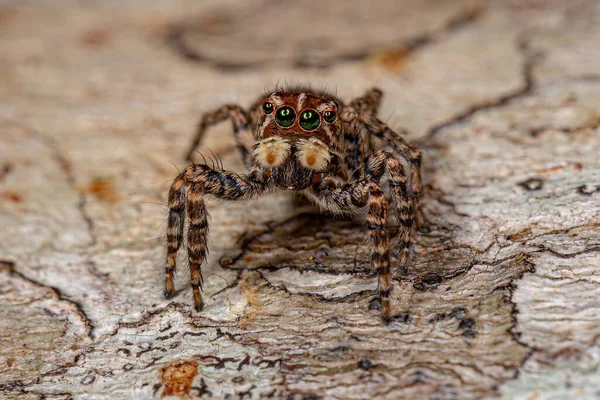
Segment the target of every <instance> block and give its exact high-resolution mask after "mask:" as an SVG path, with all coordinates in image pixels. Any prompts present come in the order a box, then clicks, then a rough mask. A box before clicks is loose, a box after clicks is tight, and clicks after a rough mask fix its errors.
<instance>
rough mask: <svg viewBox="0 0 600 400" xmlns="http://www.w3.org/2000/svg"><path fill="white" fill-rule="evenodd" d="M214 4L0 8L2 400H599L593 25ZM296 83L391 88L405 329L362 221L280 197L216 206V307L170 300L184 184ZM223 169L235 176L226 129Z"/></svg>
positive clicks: (567, 5) (490, 11)
mask: <svg viewBox="0 0 600 400" xmlns="http://www.w3.org/2000/svg"><path fill="white" fill-rule="evenodd" d="M198 3H200V2H194V1H186V0H181V1H178V2H168V3H166V2H164V3H163V2H161V3H160V4H159V3H158V2H157V3H153V4H149V3H148V2H139V1H135V0H128V1H126V2H119V6H118V7H117V6H115V4H116V3H111V4H108V3H106V2H92V3H82V2H76V1H65V2H62V3H61V7H60V8H58V7H57V6H56V4H55V3H54V2H51V1H43V2H26V3H23V4H21V3H6V4H4V5H3V6H2V8H0V33H1V34H0V49H1V56H0V57H1V58H0V77H1V79H0V96H1V98H2V100H1V101H0V138H1V139H0V141H1V143H2V145H1V148H0V196H1V197H0V198H1V200H0V207H1V213H0V226H1V227H2V229H1V232H0V275H1V278H0V339H1V341H0V396H2V397H6V398H18V399H30V398H31V399H36V398H82V399H83V398H86V399H87V398H92V399H103V398H151V397H160V396H161V395H165V396H166V395H185V394H186V393H187V395H189V396H192V397H205V398H224V397H228V396H229V397H231V398H241V397H249V398H262V397H265V396H268V395H271V396H272V397H273V398H282V397H286V396H290V397H292V398H321V397H323V398H389V399H396V398H456V397H460V398H481V397H485V398H494V397H504V398H508V399H513V398H540V399H541V398H543V399H555V398H556V399H561V398H575V397H578V398H596V397H598V396H600V392H599V391H598V382H600V362H599V361H598V360H599V359H600V344H599V338H600V301H599V300H598V299H599V298H600V277H599V272H598V270H599V267H600V233H599V228H600V161H599V156H598V155H599V154H600V137H599V135H600V128H599V125H600V124H599V121H600V111H599V110H600V74H599V73H598V63H599V61H600V53H599V52H598V45H597V44H598V43H599V42H600V23H599V22H600V6H599V3H598V2H595V1H575V2H561V1H550V2H538V1H533V0H532V1H525V2H517V1H505V2H493V3H487V2H477V1H444V2H439V1H438V2H427V1H426V2H420V1H419V2H416V1H415V2H406V3H404V5H403V8H402V9H400V11H399V7H398V5H397V2H390V3H388V2H383V1H382V2H377V5H376V6H375V5H373V6H372V7H365V6H364V5H360V4H357V5H356V6H354V7H350V5H349V2H346V1H339V2H331V4H329V5H328V7H334V3H335V4H338V3H339V5H340V6H341V5H342V4H345V5H346V8H345V9H344V10H343V11H342V12H341V14H340V15H338V16H337V17H335V16H326V17H323V19H324V21H326V23H327V29H324V28H323V25H319V24H317V25H311V27H310V28H309V29H308V31H306V32H304V31H298V27H299V25H298V21H297V20H295V21H294V22H293V23H292V22H290V18H293V17H294V16H295V17H296V18H297V19H298V20H300V21H302V18H301V17H302V16H303V15H304V16H306V15H311V11H310V10H313V11H314V10H318V9H319V5H320V3H322V2H308V3H305V4H304V5H303V7H304V11H302V10H297V9H294V8H293V7H302V5H299V3H298V2H290V3H289V4H285V7H283V6H281V5H277V3H273V4H271V3H269V4H270V5H268V4H267V3H261V2H245V1H241V0H237V1H234V0H232V1H227V2H217V1H213V2H201V3H200V4H198ZM313 3H314V4H313ZM368 3H375V2H368ZM368 3H365V4H368ZM391 3H393V4H394V5H393V6H390V4H391ZM361 4H362V3H361ZM115 7H116V8H115ZM265 7H275V8H274V9H272V10H270V11H269V13H271V14H273V15H286V16H287V17H285V18H284V17H281V18H266V19H261V18H262V17H261V15H262V13H261V10H262V9H264V8H265ZM277 7H279V8H277ZM307 10H308V11H307ZM323 10H324V11H323V12H325V9H323ZM282 13H283V14H282ZM271 14H269V15H271ZM306 18H308V17H306ZM311 24H315V21H312V22H311ZM359 28H360V29H359ZM332 31H335V32H338V33H339V34H338V35H331V34H330V32H332ZM311 34H312V35H313V36H311ZM304 35H306V38H305V36H304ZM240 38H246V39H248V40H250V39H252V40H250V42H251V43H253V45H252V46H251V45H247V46H240V44H239V40H240ZM311 38H312V39H311ZM309 39H310V40H309ZM286 40H287V41H286ZM317 44H318V45H319V46H320V47H319V46H317ZM253 46H256V48H254V47H253ZM266 46H273V47H266ZM277 46H282V47H284V50H282V51H281V52H277V53H276V56H275V55H274V56H273V57H269V52H265V51H264V49H265V48H269V49H273V50H272V51H273V52H276V51H277ZM286 46H287V47H286ZM307 46H308V47H307ZM311 46H316V47H314V48H313V47H311ZM307 48H308V50H307ZM228 49H230V50H231V49H236V51H234V52H232V51H228ZM274 54H275V53H274ZM303 54H304V55H305V56H304V58H305V59H307V60H310V61H311V62H308V64H311V65H305V63H303V62H302V60H303V56H302V55H303ZM307 54H308V55H307ZM351 56H352V57H351ZM314 60H317V61H318V62H317V63H316V64H318V65H317V68H315V65H312V64H314V63H313V62H312V61H314ZM232 66H233V67H235V69H232V68H231V67H232ZM319 66H320V67H324V68H319ZM284 79H287V81H289V82H296V81H300V82H305V83H312V85H313V86H315V87H323V86H325V85H327V86H328V87H330V88H336V89H337V93H338V95H339V96H341V97H343V98H345V99H350V98H352V97H354V96H358V95H360V94H361V93H362V92H363V91H364V90H366V89H367V88H369V87H371V86H377V87H380V88H381V89H382V90H383V91H384V93H385V97H384V101H383V104H382V109H381V111H380V116H381V117H382V118H384V119H388V117H389V116H390V115H391V117H390V118H389V123H390V125H391V126H392V127H394V126H396V127H400V126H404V127H406V128H408V129H409V131H410V139H411V140H413V141H415V142H416V143H418V144H419V146H421V148H422V149H423V150H424V161H423V178H424V182H425V190H424V197H423V205H424V211H425V215H426V218H427V219H428V221H429V223H430V226H431V228H432V229H431V233H429V234H422V233H420V234H417V235H416V238H417V239H416V240H417V245H416V246H415V249H414V254H413V266H412V267H411V268H410V269H409V270H408V271H395V275H394V278H395V280H394V291H393V303H392V304H393V310H394V315H396V318H395V320H394V322H392V323H391V324H390V325H389V326H384V325H382V324H381V322H380V320H379V313H378V311H377V310H374V309H373V308H376V302H374V301H373V299H374V298H375V295H376V280H375V274H374V272H373V271H372V270H371V268H370V266H369V262H368V259H369V258H368V248H367V247H366V243H365V240H364V230H363V227H362V226H361V223H360V221H358V220H357V221H347V220H341V219H333V218H331V217H329V216H319V215H318V213H317V211H316V210H315V209H314V208H312V207H310V206H308V205H305V204H302V203H299V202H295V201H294V200H293V198H292V197H291V196H290V195H289V194H286V193H277V194H274V195H271V196H269V197H266V198H261V199H259V200H257V201H253V202H251V203H245V204H244V203H227V202H218V201H211V202H210V204H209V211H210V213H211V217H212V218H211V237H210V250H211V255H210V257H209V260H208V264H207V265H206V266H205V268H204V282H205V285H204V293H205V295H206V307H205V310H204V311H203V312H202V313H200V314H198V313H195V312H193V311H192V310H193V308H192V306H191V303H192V301H191V300H192V299H191V291H190V290H189V288H188V286H187V276H186V275H187V271H186V270H185V268H182V270H181V271H180V274H179V275H178V278H177V288H178V289H179V291H178V293H177V295H176V296H175V298H174V299H173V300H171V301H167V300H165V299H164V298H163V297H162V284H163V273H164V270H163V267H164V266H163V258H164V252H165V250H164V241H163V240H162V238H161V237H162V235H163V234H164V229H165V225H164V224H165V220H166V212H165V210H164V206H161V205H164V203H165V202H166V194H167V190H168V186H169V184H170V180H171V179H172V178H173V177H174V176H175V174H176V168H175V167H173V166H172V165H171V162H172V163H174V164H175V165H176V166H177V167H179V168H181V167H182V166H184V165H185V162H184V161H183V160H182V155H183V154H184V152H185V150H186V146H187V144H188V142H189V140H190V138H191V135H192V134H193V131H194V126H195V124H196V122H197V120H198V118H199V115H200V113H201V112H203V111H208V110H210V109H213V108H214V107H215V106H218V105H221V104H222V103H231V102H239V103H241V104H242V105H244V106H247V105H249V104H250V103H251V102H252V101H254V99H255V97H256V95H257V94H259V93H262V91H263V90H264V86H265V85H266V86H268V87H273V86H274V85H275V83H276V82H277V81H283V80H284ZM207 148H210V149H212V150H213V151H215V152H217V153H219V154H220V155H221V156H222V157H223V160H224V162H225V166H226V167H228V168H232V169H234V170H237V171H239V170H241V169H242V164H241V160H240V158H239V156H238V155H237V153H236V152H235V147H234V144H233V138H232V135H231V134H230V127H229V126H228V125H227V124H223V125H219V126H218V127H215V128H214V129H213V130H211V132H210V133H209V137H208V138H207V142H206V143H205V147H203V148H202V149H201V150H202V151H203V150H206V149H207ZM207 154H208V153H207ZM390 222H391V223H393V221H390ZM182 260H184V257H183V254H182Z"/></svg>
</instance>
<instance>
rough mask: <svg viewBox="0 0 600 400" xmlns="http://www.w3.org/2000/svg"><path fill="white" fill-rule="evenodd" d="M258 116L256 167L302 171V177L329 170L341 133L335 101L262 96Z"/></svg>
mask: <svg viewBox="0 0 600 400" xmlns="http://www.w3.org/2000/svg"><path fill="white" fill-rule="evenodd" d="M260 112H261V115H260V119H259V125H258V132H257V134H256V139H257V140H256V144H255V145H254V150H253V155H254V158H255V159H256V161H257V162H258V163H259V164H260V165H262V166H264V167H266V168H271V169H273V170H274V172H277V171H276V170H277V169H285V170H289V169H290V168H293V169H303V170H304V171H302V173H303V174H304V175H310V173H311V172H324V171H327V170H329V168H330V166H331V164H332V162H334V161H335V160H336V157H338V156H337V154H338V151H337V149H338V142H339V140H338V139H339V132H340V130H341V121H340V118H339V115H338V112H339V103H338V102H337V101H336V100H334V99H333V98H332V97H331V96H329V95H326V94H322V93H314V92H313V93H306V92H299V91H280V92H276V93H272V94H270V95H267V96H265V98H264V99H263V100H262V104H261V111H260ZM297 183H299V182H297ZM288 186H294V188H297V187H298V186H303V185H288Z"/></svg>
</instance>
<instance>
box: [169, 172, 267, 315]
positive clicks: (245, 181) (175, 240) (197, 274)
mask: <svg viewBox="0 0 600 400" xmlns="http://www.w3.org/2000/svg"><path fill="white" fill-rule="evenodd" d="M267 182H268V179H267V177H266V176H265V174H263V172H261V171H260V170H258V169H255V170H254V171H252V172H251V173H250V174H248V175H245V176H240V175H237V174H234V173H231V172H227V171H219V170H215V169H213V168H210V167H208V166H207V165H190V166H188V167H187V168H185V169H184V170H183V172H181V173H180V174H179V175H177V177H176V178H175V180H174V181H173V184H172V185H171V190H170V191H169V219H168V227H167V267H166V279H165V297H167V298H169V297H171V296H172V295H173V290H174V284H173V273H174V272H175V268H176V263H175V260H176V256H177V251H178V250H179V247H180V246H181V243H182V239H183V228H184V218H185V216H184V213H185V212H186V210H187V218H188V232H187V234H188V236H187V237H188V240H187V250H188V260H189V264H190V275H191V285H192V290H193V292H194V305H195V308H196V310H197V311H200V310H202V307H203V301H202V295H201V294H200V289H201V286H202V273H201V269H200V267H201V266H202V263H203V262H204V260H205V259H206V255H207V247H206V244H207V237H208V222H207V217H208V213H207V212H206V205H205V203H204V195H205V194H212V195H213V196H216V197H218V198H220V199H224V200H247V199H250V198H251V197H253V196H256V195H259V194H261V193H263V192H264V191H265V189H266V187H267Z"/></svg>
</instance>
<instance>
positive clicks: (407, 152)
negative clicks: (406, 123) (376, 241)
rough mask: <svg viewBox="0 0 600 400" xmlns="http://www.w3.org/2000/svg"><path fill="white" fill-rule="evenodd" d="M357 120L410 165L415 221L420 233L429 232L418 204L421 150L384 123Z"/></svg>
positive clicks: (362, 117) (365, 116)
mask: <svg viewBox="0 0 600 400" xmlns="http://www.w3.org/2000/svg"><path fill="white" fill-rule="evenodd" d="M359 118H360V120H361V122H362V124H363V125H364V126H365V128H366V129H367V131H368V132H369V133H371V134H372V135H375V136H377V137H379V138H381V139H383V140H384V141H385V142H386V143H387V144H388V145H389V146H390V147H391V148H392V149H393V150H394V152H395V153H397V154H398V155H399V156H400V157H402V158H403V159H405V160H406V161H407V162H408V163H409V164H410V185H409V187H408V189H409V193H410V195H411V196H412V202H413V205H414V209H415V221H416V225H417V228H418V229H419V230H420V231H421V232H429V227H428V226H427V224H426V221H425V217H424V216H423V212H422V210H421V206H420V204H419V199H420V197H421V191H422V187H423V184H422V182H421V150H419V149H418V148H416V147H415V146H413V145H412V144H410V143H409V142H408V141H407V140H406V139H404V137H402V136H401V135H400V134H398V133H396V132H394V131H393V130H391V129H390V128H389V127H388V126H387V124H386V123H384V122H382V121H381V120H379V119H378V118H377V117H375V116H373V115H368V114H364V113H363V114H359Z"/></svg>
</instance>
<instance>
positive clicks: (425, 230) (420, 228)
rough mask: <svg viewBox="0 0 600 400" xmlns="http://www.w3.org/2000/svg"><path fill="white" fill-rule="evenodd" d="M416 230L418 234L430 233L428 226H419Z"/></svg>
mask: <svg viewBox="0 0 600 400" xmlns="http://www.w3.org/2000/svg"><path fill="white" fill-rule="evenodd" d="M417 229H418V230H419V232H421V233H431V228H430V227H429V225H421V226H417Z"/></svg>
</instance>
